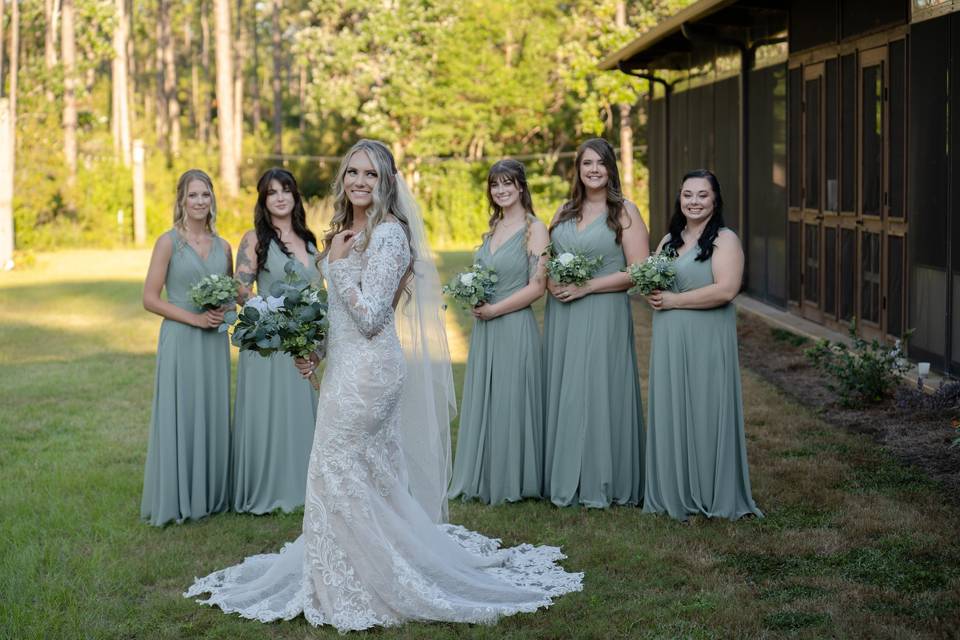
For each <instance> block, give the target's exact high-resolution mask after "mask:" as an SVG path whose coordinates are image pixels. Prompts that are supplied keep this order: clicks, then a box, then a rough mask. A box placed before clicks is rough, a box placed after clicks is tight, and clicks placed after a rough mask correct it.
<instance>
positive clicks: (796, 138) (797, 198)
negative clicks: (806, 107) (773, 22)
mask: <svg viewBox="0 0 960 640" xmlns="http://www.w3.org/2000/svg"><path fill="white" fill-rule="evenodd" d="M802 73H803V70H802V69H800V68H797V69H791V70H790V80H789V92H788V94H787V95H788V100H789V103H790V110H789V114H790V115H789V119H790V123H789V125H790V126H789V127H788V131H789V133H788V139H789V141H790V151H789V153H790V164H789V169H788V173H789V178H788V180H787V181H788V182H789V183H790V187H789V188H790V206H791V207H798V208H799V207H801V206H803V195H802V194H803V189H802V187H803V183H801V182H800V175H801V171H800V169H801V166H802V162H803V159H802V158H803V156H802V155H801V150H802V146H801V136H802V135H803V119H802V117H803V93H802V92H803V75H802Z"/></svg>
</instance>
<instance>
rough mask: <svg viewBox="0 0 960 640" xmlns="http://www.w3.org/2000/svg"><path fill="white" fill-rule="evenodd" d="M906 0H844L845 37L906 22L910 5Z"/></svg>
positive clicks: (842, 6) (842, 4)
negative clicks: (882, 0)
mask: <svg viewBox="0 0 960 640" xmlns="http://www.w3.org/2000/svg"><path fill="white" fill-rule="evenodd" d="M908 4H909V3H908V2H906V1H905V0H899V1H897V2H877V1H876V0H842V1H841V2H840V7H841V9H840V25H841V32H842V34H843V37H844V38H849V37H851V36H856V35H859V34H861V33H869V32H871V31H876V30H877V29H879V28H880V27H883V26H887V25H895V24H905V23H906V22H907V18H908V11H909V9H908V7H907V5H908Z"/></svg>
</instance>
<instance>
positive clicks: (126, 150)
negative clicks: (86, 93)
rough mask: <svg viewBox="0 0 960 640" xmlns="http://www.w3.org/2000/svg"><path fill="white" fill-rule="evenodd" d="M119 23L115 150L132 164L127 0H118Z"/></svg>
mask: <svg viewBox="0 0 960 640" xmlns="http://www.w3.org/2000/svg"><path fill="white" fill-rule="evenodd" d="M116 11H117V25H116V28H115V30H114V32H113V86H112V87H111V88H112V93H113V108H114V110H113V113H112V114H111V116H112V118H111V120H112V125H113V127H112V128H113V133H114V137H113V151H114V156H115V158H116V160H117V161H123V166H125V167H129V166H130V103H129V102H128V100H127V99H128V96H129V93H128V89H127V78H128V76H129V72H128V69H127V15H126V0H116Z"/></svg>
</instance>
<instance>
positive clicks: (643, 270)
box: [624, 251, 677, 296]
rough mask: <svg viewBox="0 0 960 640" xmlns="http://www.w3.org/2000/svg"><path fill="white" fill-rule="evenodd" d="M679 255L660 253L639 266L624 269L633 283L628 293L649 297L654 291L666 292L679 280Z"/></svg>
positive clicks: (666, 252) (631, 265)
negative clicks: (677, 264) (677, 263)
mask: <svg viewBox="0 0 960 640" xmlns="http://www.w3.org/2000/svg"><path fill="white" fill-rule="evenodd" d="M676 262H677V255H676V253H673V252H669V251H660V252H659V253H655V254H653V255H652V256H650V257H648V258H647V259H646V260H644V261H643V262H641V263H639V264H630V265H627V267H626V268H625V269H624V271H626V272H627V275H629V276H630V281H631V282H633V287H631V288H630V290H629V291H627V293H629V294H630V295H633V294H636V293H639V294H640V295H642V296H648V295H650V294H651V293H653V292H654V291H666V290H667V289H669V288H670V287H672V286H673V283H674V282H675V281H676V279H677V266H676Z"/></svg>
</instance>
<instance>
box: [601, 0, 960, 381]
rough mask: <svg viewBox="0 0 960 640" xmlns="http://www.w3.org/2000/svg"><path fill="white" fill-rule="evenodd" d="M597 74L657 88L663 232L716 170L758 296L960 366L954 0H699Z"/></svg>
mask: <svg viewBox="0 0 960 640" xmlns="http://www.w3.org/2000/svg"><path fill="white" fill-rule="evenodd" d="M601 67H602V68H604V69H609V70H619V71H620V72H623V73H629V74H632V75H637V76H640V77H644V78H647V79H649V80H651V87H653V89H652V91H651V94H650V103H649V105H648V106H649V110H648V114H649V117H648V122H647V126H648V131H647V142H648V149H649V151H648V157H649V165H650V166H649V169H650V217H651V233H652V235H653V237H654V238H656V239H659V237H661V236H662V234H663V233H665V229H666V226H667V220H668V219H669V216H670V214H671V212H672V210H673V202H674V199H675V197H676V193H677V190H678V188H679V184H678V183H679V180H680V177H681V176H682V175H683V174H684V173H685V172H686V171H687V170H689V169H693V168H698V167H705V168H709V169H711V170H713V171H714V172H715V173H716V174H717V176H718V178H719V179H720V181H721V184H722V186H723V189H724V197H725V200H726V203H727V213H726V219H727V223H728V225H729V226H730V227H732V228H734V229H735V230H736V231H737V232H738V233H739V234H740V237H741V240H742V241H743V245H744V250H745V253H746V256H747V271H746V276H745V280H746V281H745V286H746V290H747V292H748V293H749V294H750V295H752V296H754V297H756V298H758V299H761V300H763V301H765V302H768V303H770V304H773V305H776V306H779V307H782V308H785V309H788V310H790V311H791V312H793V313H796V314H798V315H800V316H803V317H805V318H808V319H810V320H813V321H815V322H818V323H821V324H824V325H826V326H829V327H831V328H833V329H838V330H841V331H845V330H846V328H847V327H848V326H849V323H850V322H851V321H852V320H856V322H857V326H858V330H859V332H860V333H861V334H862V335H864V336H866V337H879V338H883V339H891V338H894V337H899V336H900V335H902V334H903V333H904V332H905V331H906V330H907V328H913V329H914V330H915V333H914V334H913V336H912V338H911V340H910V355H911V357H912V358H914V359H919V360H929V361H930V362H932V363H933V365H934V367H935V368H938V369H940V370H941V371H946V372H950V373H953V374H958V373H960V157H958V156H960V126H958V125H956V124H953V125H952V126H951V123H958V122H960V91H958V90H957V89H956V87H960V0H912V1H909V0H897V1H893V0H871V1H866V0H743V1H736V0H700V1H699V2H695V3H694V4H692V5H690V6H688V7H687V8H686V9H684V10H683V11H681V12H680V13H678V14H676V15H675V16H673V17H671V18H669V19H667V20H665V21H664V22H662V23H660V24H659V25H657V26H656V27H655V28H653V29H651V30H650V31H648V32H647V33H644V34H642V35H641V36H640V37H638V38H637V39H636V40H634V41H633V42H631V43H630V44H629V45H627V46H626V47H624V48H623V49H621V50H620V51H617V52H616V53H613V54H611V55H610V56H608V57H607V58H606V59H604V60H603V61H602V62H601ZM954 93H956V94H957V95H956V96H954V95H953V94H954ZM955 158H956V159H955ZM954 185H957V189H956V190H954V188H953V186H954Z"/></svg>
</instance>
